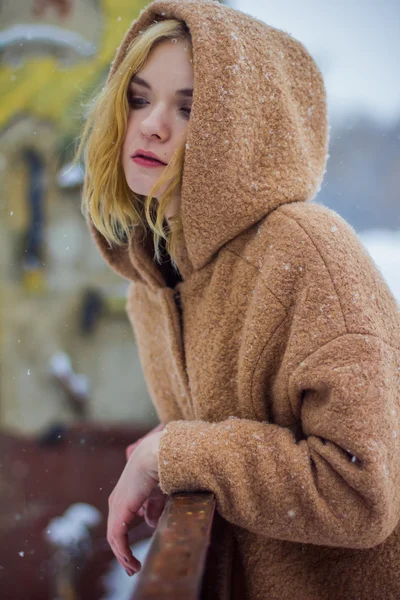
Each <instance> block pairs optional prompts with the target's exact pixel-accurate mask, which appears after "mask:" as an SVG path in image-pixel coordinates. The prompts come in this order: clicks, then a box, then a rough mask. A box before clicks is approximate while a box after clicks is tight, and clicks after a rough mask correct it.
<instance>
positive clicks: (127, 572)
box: [125, 569, 132, 577]
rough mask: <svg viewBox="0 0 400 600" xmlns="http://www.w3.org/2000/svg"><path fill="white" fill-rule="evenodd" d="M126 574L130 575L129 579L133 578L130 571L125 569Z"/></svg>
mask: <svg viewBox="0 0 400 600" xmlns="http://www.w3.org/2000/svg"><path fill="white" fill-rule="evenodd" d="M125 572H126V574H127V575H128V577H132V573H129V571H128V570H127V569H125Z"/></svg>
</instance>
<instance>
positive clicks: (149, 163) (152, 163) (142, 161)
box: [132, 156, 166, 169]
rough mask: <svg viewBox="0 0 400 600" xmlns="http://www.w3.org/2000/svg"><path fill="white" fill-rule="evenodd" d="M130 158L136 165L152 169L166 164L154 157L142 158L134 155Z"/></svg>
mask: <svg viewBox="0 0 400 600" xmlns="http://www.w3.org/2000/svg"><path fill="white" fill-rule="evenodd" d="M132 160H133V162H135V163H137V164H138V165H141V166H143V167H149V168H152V169H154V168H160V167H165V166H166V165H164V163H161V162H159V161H157V160H154V159H149V158H144V157H143V156H135V157H134V158H133V159H132Z"/></svg>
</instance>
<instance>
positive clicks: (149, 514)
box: [145, 497, 166, 527]
mask: <svg viewBox="0 0 400 600" xmlns="http://www.w3.org/2000/svg"><path fill="white" fill-rule="evenodd" d="M165 502H166V497H165V498H158V499H157V500H152V501H149V503H148V504H147V508H146V512H145V521H146V523H147V525H149V527H157V525H158V521H159V520H160V517H161V515H162V513H163V511H164V507H165Z"/></svg>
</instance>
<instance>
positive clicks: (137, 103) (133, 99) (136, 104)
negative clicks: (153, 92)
mask: <svg viewBox="0 0 400 600" xmlns="http://www.w3.org/2000/svg"><path fill="white" fill-rule="evenodd" d="M128 103H129V105H130V106H131V107H132V108H140V107H142V106H144V105H145V104H148V102H147V100H145V99H144V98H139V97H138V96H128ZM180 110H181V112H182V113H183V114H184V115H185V117H187V118H189V117H190V112H191V110H192V109H191V107H190V106H183V107H182V108H181V109H180Z"/></svg>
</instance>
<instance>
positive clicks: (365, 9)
mask: <svg viewBox="0 0 400 600" xmlns="http://www.w3.org/2000/svg"><path fill="white" fill-rule="evenodd" d="M228 3H229V4H230V5H231V6H232V7H233V8H237V9H239V10H241V11H243V12H246V13H248V14H250V15H254V16H255V17H257V18H259V19H261V20H263V21H265V22H266V23H268V25H272V26H273V27H278V28H279V29H283V30H285V31H287V32H288V33H290V34H291V35H293V36H294V37H295V38H297V39H298V40H299V41H301V42H302V43H303V44H304V45H305V46H306V48H307V49H308V51H309V52H310V53H311V54H312V56H313V57H314V59H315V60H316V62H317V64H318V65H319V67H320V69H321V71H322V73H323V76H324V80H325V85H326V89H327V94H328V110H329V112H330V114H331V115H332V116H334V115H341V114H343V113H352V112H353V111H355V110H359V109H361V110H362V111H363V112H365V113H367V114H368V115H369V116H372V117H375V118H376V119H379V120H381V121H383V122H387V123H390V122H391V121H394V120H396V119H398V118H400V75H399V73H400V0H334V1H332V2H331V3H328V2H326V1H321V0H302V2H299V1H298V0H279V1H278V0H275V1H274V2H271V1H269V0H229V1H228Z"/></svg>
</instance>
